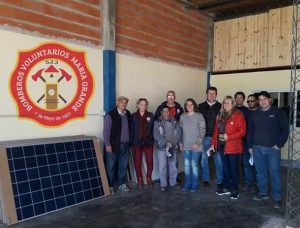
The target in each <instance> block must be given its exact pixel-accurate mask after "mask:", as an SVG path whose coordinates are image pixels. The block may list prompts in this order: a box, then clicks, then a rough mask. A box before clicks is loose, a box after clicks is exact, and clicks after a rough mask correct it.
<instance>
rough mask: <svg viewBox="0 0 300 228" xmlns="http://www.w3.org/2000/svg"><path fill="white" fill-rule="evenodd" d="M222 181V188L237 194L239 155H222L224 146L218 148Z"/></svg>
mask: <svg viewBox="0 0 300 228" xmlns="http://www.w3.org/2000/svg"><path fill="white" fill-rule="evenodd" d="M220 147H221V148H219V149H220V154H221V157H222V164H223V172H224V180H223V186H224V187H225V188H226V189H228V190H230V191H232V192H236V193H238V192H239V157H240V155H239V154H224V145H223V146H220Z"/></svg>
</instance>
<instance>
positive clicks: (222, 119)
mask: <svg viewBox="0 0 300 228" xmlns="http://www.w3.org/2000/svg"><path fill="white" fill-rule="evenodd" d="M245 134H246V121H245V118H244V115H243V113H242V112H241V111H239V110H237V109H236V108H235V102H234V99H233V98H232V97H231V96H225V98H224V99H223V103H222V107H221V110H220V113H219V114H218V116H217V119H216V123H215V127H214V133H213V137H212V145H211V148H210V150H212V151H219V152H220V154H221V157H222V165H223V173H224V177H223V188H222V189H220V190H218V191H217V192H216V193H217V194H218V195H229V194H230V195H231V199H238V197H239V189H238V186H239V155H240V154H242V153H243V137H244V136H245Z"/></svg>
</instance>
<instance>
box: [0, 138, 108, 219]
mask: <svg viewBox="0 0 300 228" xmlns="http://www.w3.org/2000/svg"><path fill="white" fill-rule="evenodd" d="M58 139H59V140H58ZM34 141H35V140H34ZM41 142H42V143H41ZM50 142H51V143H50ZM0 147H1V151H0V152H1V157H0V160H1V161H2V162H1V163H5V162H3V161H7V162H6V166H4V167H3V168H2V169H3V172H2V173H5V172H6V173H7V174H8V175H6V176H8V177H9V178H6V179H5V178H4V179H2V177H3V175H2V176H1V178H0V179H1V186H2V185H3V183H4V182H5V183H6V185H8V186H10V187H8V189H6V190H4V197H3V201H2V202H4V203H3V204H4V205H5V206H7V205H9V208H10V210H9V213H7V214H8V216H5V215H3V217H2V220H3V221H4V220H5V221H4V222H5V223H7V224H14V223H16V222H19V221H25V220H27V219H31V218H34V217H37V216H41V215H45V214H48V213H51V212H53V211H57V210H61V209H64V208H67V207H71V206H74V205H77V204H81V203H84V202H88V201H91V200H94V199H97V198H100V197H104V196H108V195H109V194H110V192H109V187H108V182H107V177H106V172H105V167H104V162H103V158H102V152H101V150H100V146H99V141H98V140H97V138H96V137H82V136H77V137H67V138H56V140H54V139H43V140H38V141H35V142H33V143H31V144H30V143H29V142H27V141H23V140H22V141H21V142H15V143H11V142H10V143H7V142H5V143H2V145H1V142H0ZM20 148H21V149H20ZM3 151H5V152H4V153H3ZM59 154H60V155H59ZM62 154H65V156H64V155H62ZM58 155H59V156H58ZM45 159H46V160H45ZM24 166H25V167H24ZM0 172H1V170H0ZM7 182H10V184H7ZM101 191H102V192H101ZM1 192H2V191H1ZM1 205H2V204H1ZM2 209H3V210H2V212H3V211H4V209H6V210H7V208H4V207H2ZM1 214H4V213H1ZM4 217H8V218H9V219H8V220H7V219H5V218H4Z"/></svg>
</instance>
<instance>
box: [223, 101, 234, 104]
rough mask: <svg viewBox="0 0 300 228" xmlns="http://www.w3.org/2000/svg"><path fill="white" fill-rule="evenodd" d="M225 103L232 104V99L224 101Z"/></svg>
mask: <svg viewBox="0 0 300 228" xmlns="http://www.w3.org/2000/svg"><path fill="white" fill-rule="evenodd" d="M223 104H232V101H224V102H223Z"/></svg>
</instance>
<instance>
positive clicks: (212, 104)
mask: <svg viewBox="0 0 300 228" xmlns="http://www.w3.org/2000/svg"><path fill="white" fill-rule="evenodd" d="M217 94H218V90H217V88H216V87H213V86H212V87H209V88H207V90H206V96H207V99H206V101H205V102H203V103H201V104H199V111H200V112H201V113H202V115H203V116H204V119H205V124H206V133H205V137H204V140H203V151H202V153H201V166H202V180H203V185H204V187H208V186H209V181H210V176H209V166H208V155H207V151H208V149H209V148H210V146H211V137H212V135H213V131H214V124H215V120H216V117H217V115H218V113H219V111H220V109H221V106H222V105H221V103H220V102H218V101H217ZM214 163H215V170H216V184H217V185H218V188H220V189H221V188H222V186H221V185H222V183H223V167H222V161H221V156H220V153H219V152H217V153H216V154H215V155H214Z"/></svg>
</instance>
